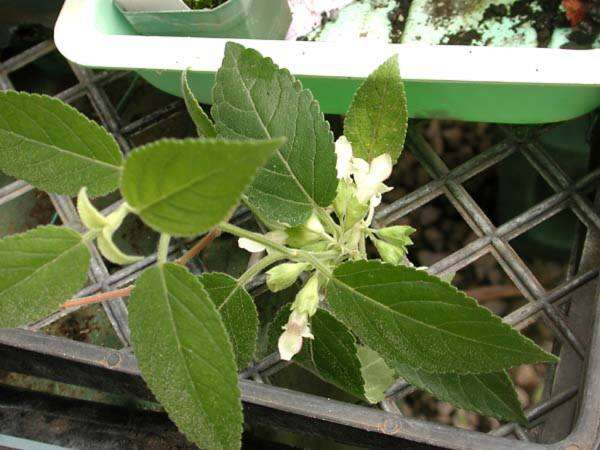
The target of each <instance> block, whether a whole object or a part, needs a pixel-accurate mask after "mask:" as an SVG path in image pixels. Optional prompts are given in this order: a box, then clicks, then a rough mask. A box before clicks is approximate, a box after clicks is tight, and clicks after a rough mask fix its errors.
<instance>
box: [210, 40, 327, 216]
mask: <svg viewBox="0 0 600 450" xmlns="http://www.w3.org/2000/svg"><path fill="white" fill-rule="evenodd" d="M213 96H214V105H213V108H212V116H213V118H214V120H215V122H216V125H217V130H218V132H219V134H220V135H222V136H226V137H229V138H236V139H239V138H252V139H268V138H273V137H280V136H284V137H286V138H287V139H288V142H287V144H286V145H285V146H283V147H282V148H281V149H280V150H279V151H278V152H277V153H276V154H275V155H274V156H273V157H272V158H271V159H270V160H269V162H268V163H267V165H266V166H265V167H264V168H262V169H260V170H259V171H258V173H257V176H256V179H255V180H254V182H253V183H252V185H251V186H250V187H249V189H248V190H247V191H246V197H247V198H246V202H247V203H248V204H249V206H250V207H251V208H252V209H255V210H258V211H259V214H260V215H261V216H262V217H264V218H265V219H267V220H269V221H275V222H279V223H283V224H288V225H290V226H297V225H301V224H303V223H304V222H306V221H307V220H308V218H309V217H310V215H311V214H312V211H313V209H314V208H315V206H323V207H326V206H329V205H330V204H331V202H332V201H333V199H334V197H335V193H336V188H337V181H338V180H337V178H336V170H335V162H336V157H335V152H334V144H333V135H332V133H331V131H330V129H329V124H328V123H327V122H326V121H325V119H324V116H323V113H322V112H321V110H320V107H319V104H318V103H317V102H316V101H315V100H314V98H313V96H312V94H311V93H310V91H308V90H306V89H302V85H301V84H300V82H299V81H297V80H296V79H295V78H294V77H293V76H292V75H291V74H290V73H289V71H287V70H285V69H280V68H279V67H278V66H277V65H275V64H274V63H273V61H271V59H269V58H263V57H262V56H261V55H260V54H259V53H258V52H256V51H255V50H252V49H246V48H244V47H242V46H241V45H239V44H235V43H232V42H229V43H227V46H226V49H225V59H224V60H223V65H222V66H221V68H220V69H219V71H218V72H217V75H216V83H215V87H214V91H213Z"/></svg>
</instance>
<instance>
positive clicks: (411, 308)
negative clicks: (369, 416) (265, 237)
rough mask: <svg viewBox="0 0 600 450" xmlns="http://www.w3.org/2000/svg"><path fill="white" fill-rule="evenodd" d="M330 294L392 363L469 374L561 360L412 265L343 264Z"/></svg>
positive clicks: (341, 313) (337, 310) (343, 316)
mask: <svg viewBox="0 0 600 450" xmlns="http://www.w3.org/2000/svg"><path fill="white" fill-rule="evenodd" d="M328 301H329V304H330V305H331V307H332V309H333V312H334V314H335V315H336V317H337V318H339V319H340V320H341V321H342V322H344V323H345V324H346V326H348V328H350V329H351V330H352V332H353V333H355V334H356V335H357V336H358V337H359V338H360V339H361V340H362V341H363V342H364V343H365V344H366V345H368V346H369V347H371V348H372V349H373V350H375V351H376V352H377V353H379V354H380V355H381V356H382V357H383V359H384V360H385V361H386V362H387V363H388V365H389V366H390V367H394V366H396V365H397V364H408V365H410V366H411V367H415V368H419V369H423V370H426V371H428V372H431V373H460V374H468V373H489V372H493V371H499V370H502V369H506V368H509V367H512V366H515V365H518V364H524V363H537V362H543V361H555V360H556V358H555V357H554V356H553V355H550V354H548V353H546V352H545V351H544V350H542V349H541V348H539V347H538V346H537V345H535V344H534V343H533V342H532V341H531V340H529V339H528V338H526V337H524V336H522V335H521V334H519V333H518V332H517V331H515V330H513V329H512V328H511V327H510V326H508V325H506V324H504V323H503V322H502V321H501V320H500V318H499V317H497V316H494V315H492V313H491V312H489V311H488V310H487V309H486V308H482V307H480V306H478V305H477V302H476V301H475V300H473V299H472V298H470V297H467V296H466V295H465V294H463V293H462V292H460V291H458V290H457V289H455V288H454V287H452V286H451V285H449V284H448V283H445V282H443V281H441V280H439V279H437V278H435V277H432V276H430V275H427V274H426V273H425V272H423V271H421V270H417V269H414V268H411V267H403V266H393V265H390V264H385V263H381V262H379V261H356V262H349V263H345V264H342V265H341V266H339V267H338V268H337V269H336V270H335V271H334V275H333V278H332V279H331V281H330V283H329V291H328Z"/></svg>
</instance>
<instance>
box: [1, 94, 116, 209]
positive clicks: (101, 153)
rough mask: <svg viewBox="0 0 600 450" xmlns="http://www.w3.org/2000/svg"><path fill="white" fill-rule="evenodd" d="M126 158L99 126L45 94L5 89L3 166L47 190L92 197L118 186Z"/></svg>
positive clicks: (2, 122) (2, 132)
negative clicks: (82, 189)
mask: <svg viewBox="0 0 600 450" xmlns="http://www.w3.org/2000/svg"><path fill="white" fill-rule="evenodd" d="M122 163H123V158H122V156H121V152H120V151H119V146H118V144H117V143H116V141H115V140H114V139H113V137H112V136H111V135H110V134H109V133H108V132H107V131H106V130H105V129H104V128H102V127H101V126H100V125H98V124H97V123H95V122H93V121H91V120H89V119H88V118H87V117H85V116H84V115H83V114H81V113H80V112H78V111H77V110H76V109H74V108H72V107H71V106H69V105H67V104H65V103H63V102H61V101H60V100H57V99H54V98H52V97H47V96H45V95H37V94H27V93H22V92H19V93H17V92H14V91H5V92H0V170H2V171H3V172H5V173H7V174H9V175H12V176H14V177H17V178H21V179H23V180H25V181H27V182H29V183H31V184H32V185H34V186H35V187H37V188H39V189H42V190H44V191H48V192H56V193H58V194H66V195H70V196H75V195H77V193H78V192H79V190H80V189H81V188H82V187H84V186H86V187H87V189H88V192H89V194H90V195H91V196H92V197H96V196H99V195H104V194H108V193H109V192H111V191H113V190H115V189H116V188H117V186H118V184H119V176H120V173H121V165H122Z"/></svg>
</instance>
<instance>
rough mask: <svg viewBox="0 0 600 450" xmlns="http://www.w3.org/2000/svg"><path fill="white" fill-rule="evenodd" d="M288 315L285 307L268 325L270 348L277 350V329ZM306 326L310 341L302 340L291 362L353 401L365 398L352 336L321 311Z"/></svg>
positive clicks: (278, 331) (279, 332) (288, 311)
mask: <svg viewBox="0 0 600 450" xmlns="http://www.w3.org/2000/svg"><path fill="white" fill-rule="evenodd" d="M289 315H290V309H289V307H283V308H282V309H281V310H280V311H279V312H278V313H277V316H276V317H275V319H274V320H273V322H272V323H271V325H270V327H269V342H270V346H271V347H272V348H277V340H278V338H279V335H280V334H281V333H282V332H283V330H282V329H281V327H282V326H283V325H285V323H286V322H287V319H288V317H289ZM310 326H311V331H312V334H313V335H314V337H315V338H314V340H313V339H304V344H303V346H302V351H301V352H300V353H299V354H297V355H296V356H294V358H293V359H292V361H293V362H295V363H297V364H300V365H301V366H302V367H304V368H305V369H306V370H309V371H311V372H312V373H314V374H315V375H317V376H318V377H320V378H322V379H323V380H325V381H327V382H328V383H331V384H333V385H334V386H336V387H338V388H340V389H342V390H343V391H346V392H348V393H349V394H352V395H354V396H355V397H357V398H361V399H363V398H365V391H364V381H363V378H362V375H361V365H360V361H359V359H358V356H357V348H356V342H355V340H354V336H352V334H351V333H350V332H349V331H348V329H347V328H346V327H345V326H344V325H343V324H342V323H340V322H339V321H338V320H337V319H336V318H335V317H333V316H332V315H331V314H329V313H328V312H326V311H324V310H318V311H317V313H316V314H315V315H314V316H313V317H311V319H310Z"/></svg>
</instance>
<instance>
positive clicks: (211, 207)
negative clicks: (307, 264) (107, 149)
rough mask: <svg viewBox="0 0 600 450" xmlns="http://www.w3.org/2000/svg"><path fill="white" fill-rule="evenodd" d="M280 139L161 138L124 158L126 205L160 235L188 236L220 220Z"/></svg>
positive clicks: (198, 232)
mask: <svg viewBox="0 0 600 450" xmlns="http://www.w3.org/2000/svg"><path fill="white" fill-rule="evenodd" d="M283 142H284V140H283V139H273V140H270V141H243V142H236V141H223V140H218V139H202V140H198V139H185V140H181V141H175V140H171V139H165V140H161V141H158V142H155V143H152V144H149V145H146V146H143V147H140V148H138V149H136V150H135V151H134V152H132V153H131V155H130V156H129V158H127V161H126V162H125V169H124V171H123V178H122V181H121V191H122V193H123V196H124V197H125V200H127V203H128V204H129V205H130V206H131V207H132V208H133V210H134V212H135V213H136V214H138V215H139V216H140V217H141V219H142V220H143V221H144V222H145V223H146V224H147V225H149V226H150V227H152V228H154V229H155V230H157V231H160V232H161V233H168V234H171V235H176V236H191V235H195V234H200V233H202V232H204V231H208V230H209V229H210V228H212V227H213V226H215V225H216V224H218V223H219V222H221V221H222V220H224V219H226V218H227V217H228V216H229V215H230V214H231V212H232V210H233V208H234V207H235V206H236V204H237V203H238V201H239V199H240V196H241V194H242V192H243V191H244V189H246V187H247V186H248V184H249V183H250V182H251V181H252V178H253V177H254V174H255V173H256V169H257V168H258V167H261V166H262V165H263V164H264V163H265V162H266V160H267V159H268V158H269V156H271V155H272V154H273V152H274V151H275V150H276V149H277V148H279V147H280V146H281V145H282V144H283Z"/></svg>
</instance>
